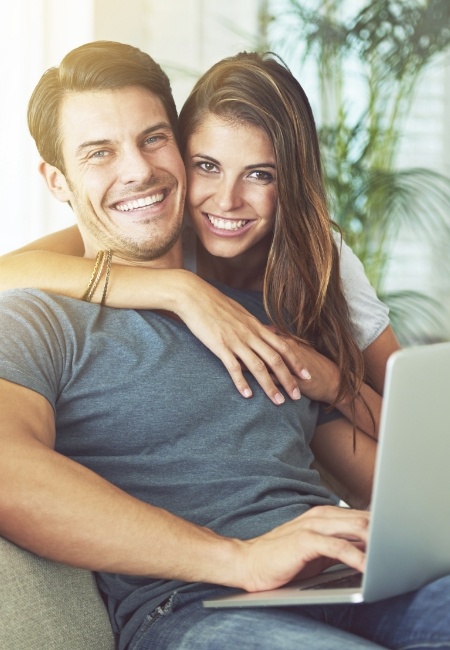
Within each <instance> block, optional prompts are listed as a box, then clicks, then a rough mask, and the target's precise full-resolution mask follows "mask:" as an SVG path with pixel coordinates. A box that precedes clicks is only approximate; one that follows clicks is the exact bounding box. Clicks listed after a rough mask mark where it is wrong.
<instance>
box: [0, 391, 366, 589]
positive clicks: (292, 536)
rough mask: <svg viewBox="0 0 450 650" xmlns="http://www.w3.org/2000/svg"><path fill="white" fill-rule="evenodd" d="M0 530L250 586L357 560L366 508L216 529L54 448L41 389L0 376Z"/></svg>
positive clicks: (104, 561) (97, 566) (38, 544)
mask: <svg viewBox="0 0 450 650" xmlns="http://www.w3.org/2000/svg"><path fill="white" fill-rule="evenodd" d="M0 403H1V409H0V444H1V448H2V454H1V456H0V522H1V523H0V532H1V534H3V535H4V536H5V537H7V538H9V539H10V540H12V541H14V542H16V543H17V544H19V545H21V546H23V547H25V548H27V549H29V550H31V551H34V552H35V553H37V554H40V555H43V556H45V557H48V558H51V559H53V560H57V561H60V562H64V563H66V564H70V565H73V566H79V567H84V568H88V569H91V570H96V571H107V572H119V573H128V574H135V575H141V576H148V577H158V578H162V579H164V578H166V579H179V580H184V581H202V582H213V583H218V584H223V585H228V586H233V587H240V588H243V589H247V590H251V591H257V590H262V589H270V588H273V587H276V586H279V585H281V584H284V583H285V582H287V581H288V580H290V579H291V578H294V577H295V576H296V575H297V574H299V573H301V572H303V571H305V570H307V569H308V567H311V565H314V567H316V568H317V569H319V568H320V567H323V566H326V565H327V564H329V563H330V562H333V561H340V562H345V563H347V564H349V565H351V566H354V567H355V568H357V569H359V570H362V569H363V567H364V560H365V558H364V553H363V552H362V551H361V549H360V548H357V546H356V545H355V544H354V543H353V540H354V539H355V538H356V539H360V540H361V541H362V542H364V541H365V539H366V534H367V532H366V531H367V525H368V515H367V514H366V513H363V512H357V511H350V512H345V510H346V509H341V508H333V507H319V508H313V509H312V510H310V511H309V512H308V513H306V514H305V515H302V516H300V517H297V518H296V519H294V520H292V521H290V522H287V523H286V524H283V525H282V526H280V527H278V528H276V529H274V530H272V531H270V532H269V533H267V534H265V535H262V536H261V537H258V538H255V539H252V540H247V541H240V540H237V539H230V538H224V537H220V536H219V535H216V534H215V533H214V532H212V531H210V530H208V529H206V528H202V527H200V526H196V525H193V524H191V523H189V522H186V521H184V520H183V519H180V518H179V517H176V516H174V515H172V514H170V513H169V512H166V511H164V510H161V509H159V508H156V507H153V506H151V505H148V504H145V503H142V502H141V501H139V500H138V499H135V498H134V497H132V496H130V495H128V494H126V493H124V492H123V491H121V490H120V489H118V488H117V487H115V486H113V485H111V484H110V483H108V482H107V481H105V480H103V479H102V478H101V477H99V476H97V475H96V474H95V473H93V472H92V471H90V470H89V469H87V468H85V467H83V466H82V465H80V464H78V463H76V462H73V461H72V460H70V459H67V458H65V457H64V456H62V455H60V454H59V453H57V452H55V451H54V449H53V446H54V439H55V428H54V418H53V410H52V407H51V406H50V404H49V403H48V402H47V401H46V400H45V398H44V397H42V396H41V395H39V394H38V393H35V392H34V391H31V390H29V389H26V388H23V387H20V386H18V385H16V384H12V383H10V382H7V381H5V380H0Z"/></svg>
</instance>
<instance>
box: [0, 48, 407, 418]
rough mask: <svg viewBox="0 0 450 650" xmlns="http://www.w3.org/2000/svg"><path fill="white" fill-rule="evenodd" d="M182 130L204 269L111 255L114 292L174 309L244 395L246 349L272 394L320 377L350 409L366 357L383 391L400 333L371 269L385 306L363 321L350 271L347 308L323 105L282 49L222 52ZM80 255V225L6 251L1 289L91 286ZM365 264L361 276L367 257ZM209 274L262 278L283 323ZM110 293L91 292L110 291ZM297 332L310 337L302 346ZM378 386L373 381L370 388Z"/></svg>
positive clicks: (236, 279)
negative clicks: (322, 136)
mask: <svg viewBox="0 0 450 650" xmlns="http://www.w3.org/2000/svg"><path fill="white" fill-rule="evenodd" d="M180 133H181V147H182V150H183V153H184V156H185V162H186V167H187V175H188V198H187V207H188V210H189V213H190V216H191V219H192V225H193V226H194V228H195V231H196V233H197V237H196V238H195V240H196V243H197V246H196V251H195V254H194V251H193V249H192V246H189V243H190V242H191V243H192V241H191V240H192V238H191V237H190V236H189V228H187V231H186V233H185V240H186V245H187V258H189V254H190V257H191V259H192V258H193V259H195V263H196V269H197V273H198V276H200V277H198V276H196V275H193V274H192V273H189V272H187V271H150V270H148V269H146V270H144V269H137V268H130V267H123V266H122V267H119V266H117V267H116V266H114V265H113V268H112V271H111V280H110V285H109V294H108V296H107V298H106V304H108V305H110V306H115V307H134V308H155V309H160V308H165V309H169V310H171V311H174V312H175V313H177V314H178V316H179V317H180V318H182V319H183V320H184V321H185V322H186V324H187V325H188V327H189V328H190V329H191V330H192V332H193V333H194V334H195V335H197V336H198V338H199V339H200V340H201V341H202V342H203V343H204V344H205V345H207V346H208V347H209V348H210V349H211V350H212V351H213V352H214V353H215V354H217V356H218V357H219V358H220V359H221V360H222V362H223V363H224V365H225V366H226V367H227V369H228V371H229V373H230V375H231V377H232V379H233V381H234V382H235V384H236V386H237V387H238V389H239V390H240V392H241V393H242V394H243V395H244V396H245V397H249V396H250V395H251V390H250V387H249V384H248V382H247V381H246V379H245V376H244V374H243V371H242V368H241V365H240V363H238V361H240V362H241V363H242V364H243V365H244V366H245V367H246V368H247V369H249V370H250V371H251V372H252V373H253V374H254V375H255V376H256V377H257V379H258V381H259V383H260V384H261V386H262V387H263V389H264V390H265V391H266V393H267V394H268V395H269V396H270V398H271V399H272V401H274V402H275V403H282V401H284V397H283V395H282V393H281V391H280V390H279V388H278V387H277V385H276V382H275V380H273V378H272V377H271V374H272V373H273V374H274V375H275V378H276V380H277V383H279V384H281V385H282V386H283V387H284V388H285V390H286V392H287V393H288V394H289V395H290V396H291V397H292V398H294V399H296V398H298V396H299V392H298V385H300V388H301V390H302V391H303V392H305V394H306V395H309V396H310V397H312V398H316V395H317V385H315V382H316V384H317V382H318V381H321V382H323V383H328V384H330V385H332V386H333V390H331V391H329V392H330V394H331V395H332V396H333V397H332V398H330V399H329V401H330V402H331V403H332V404H333V405H336V406H338V408H341V410H343V412H345V413H346V414H348V413H349V411H348V407H349V404H350V405H352V407H351V408H353V407H354V399H355V397H356V396H357V395H358V394H359V391H360V389H361V382H362V380H363V378H364V367H363V357H364V360H365V377H366V378H367V380H368V381H369V382H370V383H371V384H372V385H373V387H374V388H375V389H376V390H377V391H378V392H379V393H381V392H382V386H383V381H384V368H385V363H386V360H387V357H388V356H389V355H390V353H391V352H392V351H394V350H395V349H396V348H398V343H397V342H396V340H395V336H394V334H393V332H392V330H391V328H390V327H389V325H388V320H387V312H386V309H385V308H383V306H382V305H381V304H380V303H379V301H377V300H376V298H375V296H374V294H373V293H371V289H370V287H369V286H368V283H367V280H366V279H365V278H364V280H363V282H364V283H365V284H364V285H363V294H364V295H365V296H366V298H365V300H368V301H369V305H370V308H371V310H373V311H374V312H375V316H374V317H372V318H367V316H366V321H365V322H363V323H361V322H359V316H358V313H361V312H364V310H365V309H366V308H367V304H363V305H362V304H361V301H360V298H359V295H358V293H357V292H356V294H355V292H354V285H353V284H352V279H353V277H352V276H353V271H348V270H347V275H345V274H344V275H343V281H344V287H343V290H344V292H345V295H346V298H347V300H348V304H349V306H350V313H351V315H352V319H351V318H350V316H349V313H348V309H347V303H346V301H345V300H344V297H343V292H342V289H341V282H340V279H339V250H338V248H340V247H341V243H340V239H339V237H337V236H333V234H332V223H331V221H330V218H329V215H328V211H327V207H326V200H325V193H324V189H323V183H322V176H321V163H320V154H319V146H318V141H317V133H316V129H315V124H314V118H313V115H312V112H311V109H310V106H309V103H308V100H307V98H306V95H305V94H304V92H303V89H302V88H301V86H300V84H299V83H298V82H297V81H296V80H295V78H294V77H293V76H292V74H291V73H290V72H289V71H288V70H287V69H286V68H285V66H284V65H282V64H281V63H280V62H279V61H278V60H276V59H275V58H274V57H273V56H272V55H267V56H265V57H260V56H259V55H257V54H246V53H243V54H240V55H237V56H236V57H232V58H230V59H225V60H223V61H221V62H219V63H218V64H216V65H215V66H213V67H212V68H211V69H210V70H209V71H208V72H207V73H205V75H203V77H202V78H201V79H200V80H199V81H198V82H197V84H196V86H195V87H194V89H193V91H192V93H191V95H190V96H189V98H188V100H187V102H186V104H185V106H184V107H183V109H182V111H181V114H180ZM224 144H225V145H226V146H224ZM230 154H231V155H230ZM221 157H222V158H224V160H223V161H222V160H220V158H221ZM131 208H132V206H130V209H131ZM336 242H338V244H337V243H336ZM36 249H41V251H40V252H38V251H37V250H36ZM33 250H35V252H31V251H33ZM42 251H47V252H42ZM50 251H53V253H51V252H50ZM61 253H68V254H69V255H71V257H64V258H61V255H60V254H61ZM82 254H83V250H82V246H81V240H80V239H79V236H78V234H77V231H76V229H75V228H72V229H68V230H66V231H63V232H61V233H57V234H55V235H52V236H50V237H46V238H44V239H43V240H39V241H38V242H34V243H33V244H31V245H29V246H27V247H24V248H23V249H20V250H19V251H15V252H14V253H11V254H9V255H7V256H4V257H3V258H2V260H1V267H0V288H1V289H5V288H11V287H18V286H30V285H32V286H35V287H38V288H42V289H46V290H49V291H53V292H58V293H63V294H67V295H69V296H73V297H81V295H82V294H83V286H85V284H86V282H87V280H88V278H89V276H90V274H91V271H92V261H91V260H85V259H77V258H76V257H74V256H76V255H82ZM341 256H342V260H341V269H342V268H343V269H345V268H346V267H347V266H350V268H351V269H353V268H355V264H356V265H357V264H358V262H357V261H355V258H354V257H352V254H351V252H350V251H349V250H348V249H347V248H346V247H345V244H342V250H341ZM356 273H357V274H359V277H361V270H360V268H356ZM200 278H208V279H209V280H213V281H214V280H215V281H218V282H225V283H226V284H229V285H231V286H236V287H242V288H247V289H251V290H261V289H263V291H264V299H265V304H266V307H267V310H268V313H269V315H270V317H271V320H272V322H273V323H274V325H275V327H276V328H277V330H278V332H279V333H280V334H281V335H282V336H281V337H280V336H277V335H276V334H274V333H273V332H271V331H269V330H268V329H267V328H265V327H263V326H262V325H261V324H260V323H258V322H257V321H255V319H254V318H253V317H252V316H250V315H249V314H248V313H247V312H245V310H243V309H242V308H241V307H240V306H238V305H237V304H236V303H233V302H232V301H231V300H229V299H228V298H226V297H225V296H223V295H222V294H220V292H219V291H217V289H215V288H214V287H212V286H211V285H210V284H208V283H205V282H203V281H202V280H201V279H200ZM360 286H361V285H360ZM133 288H134V291H132V289H133ZM358 290H359V289H358ZM100 294H101V292H100V290H98V291H97V292H95V293H94V295H93V298H92V299H93V300H94V301H95V300H97V301H99V302H100V297H101V296H100ZM367 296H368V298H367ZM355 334H356V335H359V337H360V345H361V347H362V348H364V350H363V353H362V354H361V352H360V350H359V349H358V346H357V344H356V342H355ZM287 335H291V336H292V335H294V338H295V339H296V340H297V341H301V342H303V343H304V344H306V345H303V346H302V348H301V353H299V352H298V348H296V347H293V344H292V342H289V343H287V340H288V339H286V338H283V337H287ZM309 346H313V347H314V348H315V349H316V350H317V351H318V352H320V353H321V355H317V354H313V353H312V350H311V349H310V347H309ZM274 351H275V352H277V353H279V355H281V357H282V359H281V360H280V356H279V355H277V354H275V355H274ZM327 358H328V359H331V361H332V362H333V363H334V365H333V364H330V363H329V362H328V359H327ZM283 360H284V363H283ZM290 371H292V374H291V372H290ZM308 371H309V372H308ZM293 375H295V377H294V376H293ZM310 376H312V377H313V379H312V380H311V379H310ZM367 390H368V387H366V386H363V387H362V391H361V392H362V394H363V397H364V395H367V394H368V393H367ZM364 391H365V392H364ZM356 406H358V405H356ZM353 419H354V414H353ZM358 424H359V422H358ZM364 428H365V427H364Z"/></svg>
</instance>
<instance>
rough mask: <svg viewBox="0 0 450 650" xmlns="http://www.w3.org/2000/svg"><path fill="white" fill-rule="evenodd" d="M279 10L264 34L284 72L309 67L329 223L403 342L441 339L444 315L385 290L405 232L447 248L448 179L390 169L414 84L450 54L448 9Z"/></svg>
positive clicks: (296, 1)
mask: <svg viewBox="0 0 450 650" xmlns="http://www.w3.org/2000/svg"><path fill="white" fill-rule="evenodd" d="M279 5H280V3H278V4H274V5H273V8H272V15H271V23H270V24H271V26H272V27H271V28H270V30H269V31H272V32H273V33H274V34H278V36H275V37H274V39H273V40H272V42H273V46H272V47H273V49H274V50H276V51H280V50H282V51H283V52H285V54H284V57H285V58H286V59H287V62H288V64H290V65H292V62H293V61H295V60H297V61H298V60H299V58H300V57H301V61H302V63H304V62H306V61H307V62H308V63H310V62H311V61H313V62H314V63H315V66H316V71H317V74H318V86H319V96H320V97H319V103H320V107H321V119H320V122H321V124H320V128H319V136H320V140H321V145H322V153H323V159H324V173H325V178H326V182H327V186H328V190H329V194H330V201H331V207H332V214H333V218H334V220H335V221H336V223H338V225H339V226H340V227H341V229H342V231H343V233H344V237H345V239H346V241H347V242H348V244H349V245H350V246H351V247H352V248H353V250H354V252H355V253H356V254H357V255H358V257H359V258H360V259H361V261H362V262H363V264H364V266H365V269H366V272H367V275H368V277H369V279H370V281H371V282H372V284H373V286H374V287H375V288H376V290H377V291H378V294H379V295H380V297H381V298H382V299H383V300H384V301H385V302H386V303H387V304H388V305H389V307H390V310H391V321H392V324H393V327H394V329H395V330H396V332H397V335H398V337H399V339H400V340H401V342H402V343H403V344H410V343H416V342H424V341H425V340H429V339H430V338H431V337H434V338H436V336H438V337H439V336H441V337H442V335H440V334H439V332H441V331H443V330H442V323H441V320H442V318H443V315H444V312H443V311H442V309H441V308H440V305H439V303H438V301H437V300H436V299H435V298H433V297H432V296H430V295H429V294H427V295H425V294H424V293H420V292H418V291H416V290H415V289H414V287H412V288H411V289H408V290H402V291H397V292H392V291H391V292H389V291H386V290H385V286H386V274H387V271H388V268H389V261H390V257H391V255H392V251H393V245H394V244H395V242H396V240H397V239H398V237H399V236H400V234H401V232H402V230H403V231H404V229H405V228H407V229H408V230H411V229H414V230H415V232H416V233H419V235H418V236H420V237H421V238H422V239H424V240H425V239H426V241H428V242H431V243H432V242H433V241H441V242H442V241H443V239H444V238H447V241H448V242H449V243H450V179H449V178H447V177H446V176H444V175H442V174H439V173H437V172H435V171H432V170H430V169H424V168H409V169H405V168H403V169H399V168H398V167H397V166H396V157H397V153H398V149H399V142H400V138H401V135H402V128H403V127H404V124H405V119H406V117H407V115H408V112H409V109H410V105H411V100H412V97H413V93H414V90H415V88H416V85H417V81H418V79H419V78H420V76H421V75H422V73H423V71H424V70H425V69H426V68H427V67H428V66H429V65H430V64H431V63H432V62H434V61H436V59H437V58H438V56H439V55H440V54H443V53H444V52H446V51H448V50H449V49H450V2H448V0H409V1H408V2H404V0H371V1H370V2H367V1H365V2H357V3H355V2H348V0H315V1H313V2H312V1H308V0H285V1H284V2H283V3H282V6H281V7H280V6H279ZM275 7H278V9H277V11H276V12H275V11H274V8H275ZM356 7H357V8H358V10H357V11H355V8H356ZM352 10H353V13H349V12H351V11H352ZM287 20H288V21H289V22H288V27H287V23H286V21H287ZM265 24H267V15H266V17H265ZM273 26H276V27H277V29H276V30H274V29H272V28H273ZM283 26H284V29H283ZM286 27H287V28H286ZM280 34H283V36H282V39H283V42H282V44H281V40H280V36H279V35H280ZM277 45H278V46H279V47H277ZM355 61H357V63H358V84H359V89H358V102H357V103H358V107H357V110H355V107H354V106H353V105H351V103H349V100H348V94H347V93H346V90H348V86H349V84H351V83H354V80H355ZM444 262H445V260H443V263H444ZM449 275H450V274H449ZM436 332H437V333H438V334H436ZM444 336H445V335H444Z"/></svg>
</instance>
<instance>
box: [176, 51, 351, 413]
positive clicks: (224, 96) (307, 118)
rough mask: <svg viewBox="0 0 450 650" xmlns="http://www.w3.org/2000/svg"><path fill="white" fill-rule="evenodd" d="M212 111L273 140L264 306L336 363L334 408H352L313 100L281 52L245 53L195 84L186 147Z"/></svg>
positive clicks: (345, 323)
mask: <svg viewBox="0 0 450 650" xmlns="http://www.w3.org/2000/svg"><path fill="white" fill-rule="evenodd" d="M208 113H212V114H214V115H216V116H218V117H221V118H223V119H226V120H230V121H235V122H238V123H244V124H245V123H249V124H252V125H254V126H257V127H259V128H261V129H263V130H264V131H265V132H266V133H267V135H268V136H269V138H270V141H271V143H272V145H273V149H274V153H275V159H276V169H277V192H278V202H277V210H276V218H275V225H274V231H273V239H272V244H271V247H270V251H269V255H268V259H267V266H266V270H265V276H264V289H263V295H264V304H265V308H266V311H267V313H268V315H269V317H270V319H271V320H272V322H273V323H274V325H275V326H276V327H277V329H278V330H279V331H280V332H282V333H283V334H287V335H291V336H292V335H294V336H295V337H296V338H297V339H299V340H300V341H302V342H304V343H307V344H308V345H310V346H312V347H313V348H315V349H316V350H318V351H319V352H321V353H322V354H324V355H325V356H327V357H328V358H329V359H331V360H332V361H334V362H335V363H336V365H337V366H338V368H339V370H340V377H341V378H340V385H339V391H338V395H337V396H336V399H335V402H334V403H333V405H334V404H336V403H337V402H339V401H341V400H342V399H343V397H344V396H345V395H347V396H350V398H351V399H352V402H353V407H354V399H355V398H356V397H357V395H358V393H359V389H360V386H361V382H362V381H363V376H364V363H363V357H362V353H361V351H360V350H359V348H358V346H357V344H356V342H355V340H354V336H353V326H352V323H351V320H350V316H349V311H348V306H347V302H346V300H345V297H344V294H343V291H342V286H341V279H340V273H339V258H340V254H339V251H338V249H337V245H336V243H335V240H334V237H333V234H332V230H333V228H335V227H336V226H335V224H333V222H332V220H331V219H330V215H329V211H328V207H327V200H326V193H325V189H324V183H323V177H322V165H321V158H320V150H319V141H318V137H317V130H316V125H315V121H314V116H313V113H312V110H311V107H310V104H309V101H308V98H307V96H306V94H305V92H304V90H303V88H302V87H301V85H300V84H299V82H298V81H297V80H296V79H295V77H294V76H293V75H292V73H291V72H290V71H289V70H288V68H287V67H286V65H285V64H284V63H283V62H282V61H281V60H280V59H279V58H278V57H276V55H274V54H272V53H266V54H265V55H259V54H257V53H247V52H242V53H240V54H238V55H236V56H234V57H230V58H227V59H223V60H222V61H219V63H217V64H215V65H214V66H213V67H212V68H210V70H208V71H207V72H206V73H205V74H204V75H203V76H202V77H201V78H200V79H199V81H198V82H197V83H196V85H195V86H194V88H193V90H192V92H191V94H190V95H189V97H188V99H187V101H186V103H185V104H184V106H183V108H182V110H181V112H180V118H179V129H180V141H181V146H182V150H184V149H185V147H186V143H187V139H188V138H189V136H190V135H191V134H192V133H194V132H195V131H196V129H197V128H198V127H199V126H200V124H201V122H202V121H203V119H204V118H205V117H206V116H207V114H208ZM333 405H332V406H333Z"/></svg>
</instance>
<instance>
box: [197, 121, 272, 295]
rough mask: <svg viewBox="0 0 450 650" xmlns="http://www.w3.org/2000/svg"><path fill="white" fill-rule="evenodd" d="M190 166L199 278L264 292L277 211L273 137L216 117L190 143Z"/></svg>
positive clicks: (260, 130)
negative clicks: (266, 267)
mask: <svg viewBox="0 0 450 650" xmlns="http://www.w3.org/2000/svg"><path fill="white" fill-rule="evenodd" d="M202 152H204V153H202ZM185 163H186V172H187V180H188V185H189V193H188V195H187V209H188V212H189V216H190V218H191V221H192V224H193V226H194V228H195V231H196V233H197V236H198V239H199V245H198V251H197V264H198V267H197V268H198V272H199V273H200V274H201V275H202V276H203V277H216V278H217V279H219V280H220V281H221V282H224V283H225V284H229V285H230V286H234V287H239V286H241V287H246V288H248V289H260V288H261V286H262V282H263V279H264V272H265V265H266V260H267V256H268V253H269V250H270V246H271V242H272V233H273V228H274V221H275V212H276V205H277V175H276V162H275V153H274V150H273V147H272V144H271V142H270V140H269V137H268V135H267V134H266V132H265V131H264V130H263V129H261V128H259V127H257V126H253V125H252V124H248V123H247V124H245V123H235V122H230V121H228V120H224V119H222V118H221V117H218V116H216V115H214V114H213V113H211V114H209V115H207V116H206V117H205V119H204V120H203V121H202V123H201V125H200V127H199V128H198V129H196V130H195V131H194V132H193V133H192V134H191V136H190V137H189V139H188V142H187V145H186V152H185ZM216 258H220V261H219V260H218V259H216Z"/></svg>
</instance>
